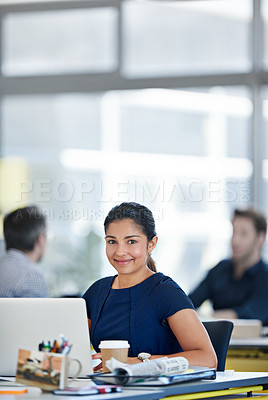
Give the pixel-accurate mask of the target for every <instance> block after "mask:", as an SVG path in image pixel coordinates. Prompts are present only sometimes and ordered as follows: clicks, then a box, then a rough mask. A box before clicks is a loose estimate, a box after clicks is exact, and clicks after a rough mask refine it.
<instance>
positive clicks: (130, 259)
mask: <svg viewBox="0 0 268 400" xmlns="http://www.w3.org/2000/svg"><path fill="white" fill-rule="evenodd" d="M114 261H115V262H116V264H118V265H127V264H129V263H130V262H131V261H132V258H128V259H127V260H117V259H115V260H114Z"/></svg>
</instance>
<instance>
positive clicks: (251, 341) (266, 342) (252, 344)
mask: <svg viewBox="0 0 268 400" xmlns="http://www.w3.org/2000/svg"><path fill="white" fill-rule="evenodd" d="M229 348H230V349H241V348H254V349H260V350H268V337H257V338H248V339H231V340H230V344H229Z"/></svg>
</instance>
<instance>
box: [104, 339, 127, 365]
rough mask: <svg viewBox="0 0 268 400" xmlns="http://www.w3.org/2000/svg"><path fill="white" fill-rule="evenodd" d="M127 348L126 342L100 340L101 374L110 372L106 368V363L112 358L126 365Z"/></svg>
mask: <svg viewBox="0 0 268 400" xmlns="http://www.w3.org/2000/svg"><path fill="white" fill-rule="evenodd" d="M129 347H130V346H129V344H128V341H127V340H102V341H101V342H100V345H99V348H100V350H101V357H102V367H103V372H110V370H109V369H108V368H107V367H106V361H107V360H110V358H112V357H113V358H115V359H116V360H118V361H121V362H123V363H126V362H127V358H128V349H129Z"/></svg>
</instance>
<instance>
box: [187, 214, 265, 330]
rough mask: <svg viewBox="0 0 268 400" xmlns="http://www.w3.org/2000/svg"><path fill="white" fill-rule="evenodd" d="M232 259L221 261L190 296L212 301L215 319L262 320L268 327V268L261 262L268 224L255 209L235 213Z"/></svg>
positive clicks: (199, 301) (197, 302)
mask: <svg viewBox="0 0 268 400" xmlns="http://www.w3.org/2000/svg"><path fill="white" fill-rule="evenodd" d="M232 225H233V234H232V239H231V245H232V257H231V258H230V259H225V260H222V261H220V262H219V264H217V265H216V266H215V267H214V268H212V269H211V270H210V271H209V272H208V273H207V275H206V277H205V279H204V280H203V281H202V282H201V283H200V284H199V285H198V286H197V287H196V288H195V289H194V290H193V291H192V292H191V293H189V297H190V299H191V300H192V302H193V304H194V306H195V307H196V308H198V307H200V306H201V305H202V303H203V302H204V301H205V300H210V301H211V303H212V307H213V310H214V313H213V317H215V318H230V319H237V318H242V319H259V320H261V321H262V323H263V325H268V307H267V305H268V290H267V288H268V265H267V264H266V263H265V262H264V261H263V260H262V248H263V245H264V242H265V238H266V231H267V221H266V218H265V217H264V215H262V214H261V213H260V212H259V211H257V210H254V209H252V208H249V209H246V210H238V209H236V210H235V211H234V215H233V219H232Z"/></svg>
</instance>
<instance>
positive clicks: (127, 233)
mask: <svg viewBox="0 0 268 400" xmlns="http://www.w3.org/2000/svg"><path fill="white" fill-rule="evenodd" d="M105 240H106V255H107V258H108V260H109V262H110V263H111V264H112V266H113V267H114V268H115V269H116V270H117V272H118V273H119V274H133V273H135V272H138V271H141V270H142V269H143V268H144V269H146V267H147V257H148V253H149V252H150V251H152V250H153V248H154V247H155V244H154V243H153V240H152V241H150V242H149V243H148V239H147V237H146V235H145V234H144V233H143V232H142V230H141V228H140V227H139V226H138V225H136V224H135V223H134V222H133V221H132V220H131V219H123V220H116V221H113V222H111V223H110V224H109V225H108V227H107V230H106V236H105Z"/></svg>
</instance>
